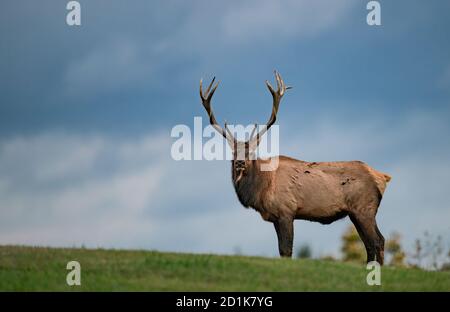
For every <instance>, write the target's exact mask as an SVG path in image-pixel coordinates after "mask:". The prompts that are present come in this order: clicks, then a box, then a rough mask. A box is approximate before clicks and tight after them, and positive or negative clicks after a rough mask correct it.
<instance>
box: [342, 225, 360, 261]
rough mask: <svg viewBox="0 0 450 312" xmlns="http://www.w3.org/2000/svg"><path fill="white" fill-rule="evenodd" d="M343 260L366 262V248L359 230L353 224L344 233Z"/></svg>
mask: <svg viewBox="0 0 450 312" xmlns="http://www.w3.org/2000/svg"><path fill="white" fill-rule="evenodd" d="M341 239H342V246H341V252H342V256H343V258H342V260H344V261H351V262H359V263H365V261H366V249H365V248H364V244H363V242H362V241H361V239H360V238H359V235H358V232H357V231H356V229H355V227H354V226H353V225H350V226H349V227H348V228H347V230H346V231H345V232H344V234H343V235H342V238H341Z"/></svg>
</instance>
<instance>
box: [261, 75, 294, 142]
mask: <svg viewBox="0 0 450 312" xmlns="http://www.w3.org/2000/svg"><path fill="white" fill-rule="evenodd" d="M274 74H275V80H276V82H277V90H276V91H275V90H274V89H273V87H272V85H271V84H270V83H269V82H268V81H267V80H266V85H267V88H268V89H269V91H270V93H271V94H272V98H273V103H272V114H271V115H270V118H269V120H268V121H267V123H266V125H265V127H263V129H262V130H261V132H260V133H258V134H257V136H256V138H255V140H256V143H257V144H259V141H260V140H261V137H262V135H264V133H266V132H267V130H269V128H270V127H271V126H272V125H273V124H274V123H275V121H276V119H277V113H278V107H279V105H280V101H281V98H282V97H283V95H284V93H285V92H286V90H288V89H290V88H291V87H286V85H285V84H284V81H283V78H281V75H280V74H279V73H278V72H277V71H276V70H275V71H274Z"/></svg>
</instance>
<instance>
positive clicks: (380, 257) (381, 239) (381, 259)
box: [375, 221, 384, 265]
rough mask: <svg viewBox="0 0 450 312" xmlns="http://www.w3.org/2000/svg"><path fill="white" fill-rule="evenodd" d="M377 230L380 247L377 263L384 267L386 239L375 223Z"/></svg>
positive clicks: (378, 247) (378, 248)
mask: <svg viewBox="0 0 450 312" xmlns="http://www.w3.org/2000/svg"><path fill="white" fill-rule="evenodd" d="M375 230H376V232H377V235H378V246H377V261H378V263H379V264H381V265H383V263H384V237H383V234H381V232H380V230H379V229H378V225H377V224H376V221H375Z"/></svg>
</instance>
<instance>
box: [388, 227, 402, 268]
mask: <svg viewBox="0 0 450 312" xmlns="http://www.w3.org/2000/svg"><path fill="white" fill-rule="evenodd" d="M400 240H401V235H400V234H399V233H397V232H394V233H392V234H391V236H390V237H389V238H388V239H387V241H386V245H385V250H386V253H387V255H388V257H389V258H390V261H389V265H393V266H405V258H406V254H405V252H404V251H403V248H402V245H401V242H400Z"/></svg>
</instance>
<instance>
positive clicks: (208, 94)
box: [200, 77, 234, 144]
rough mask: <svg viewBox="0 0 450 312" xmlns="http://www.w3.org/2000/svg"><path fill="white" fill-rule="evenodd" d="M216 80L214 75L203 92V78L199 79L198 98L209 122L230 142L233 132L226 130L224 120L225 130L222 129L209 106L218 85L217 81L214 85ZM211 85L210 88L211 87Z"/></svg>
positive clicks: (232, 138) (232, 139)
mask: <svg viewBox="0 0 450 312" xmlns="http://www.w3.org/2000/svg"><path fill="white" fill-rule="evenodd" d="M215 80H216V77H214V78H213V80H212V81H211V83H210V84H209V87H208V88H207V89H206V91H205V93H203V79H200V98H201V99H202V104H203V107H204V108H205V110H206V112H207V113H208V116H209V123H210V124H211V126H213V127H214V129H216V130H217V131H218V132H219V133H220V134H222V136H223V137H224V138H225V139H227V141H228V142H229V143H230V144H232V143H233V142H234V137H233V134H232V133H231V132H230V130H228V127H227V123H226V122H225V129H226V132H225V131H224V130H223V128H222V127H221V126H220V125H219V124H218V123H217V120H216V117H214V113H213V111H212V107H211V99H212V96H213V95H214V92H215V91H216V89H217V87H218V86H219V83H218V82H217V83H216V84H215V85H214V87H213V84H214V81H215ZM211 87H212V89H211Z"/></svg>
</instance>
